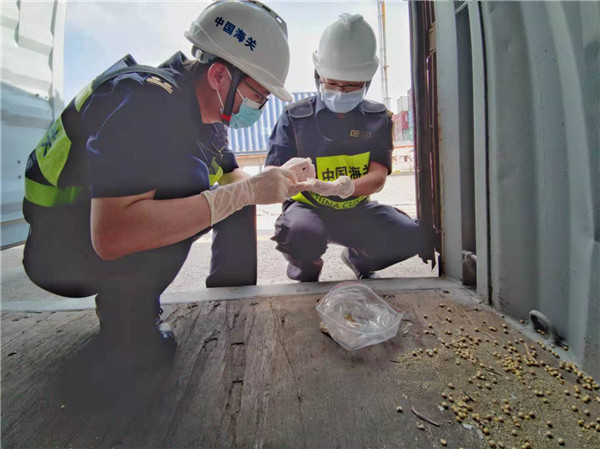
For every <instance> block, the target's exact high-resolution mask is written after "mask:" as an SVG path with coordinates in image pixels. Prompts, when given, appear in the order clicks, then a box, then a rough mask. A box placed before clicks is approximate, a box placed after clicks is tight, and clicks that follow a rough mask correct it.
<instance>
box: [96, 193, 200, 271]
mask: <svg viewBox="0 0 600 449" xmlns="http://www.w3.org/2000/svg"><path fill="white" fill-rule="evenodd" d="M152 196H153V195H152ZM100 200H102V199H100ZM115 207H118V206H117V205H116V204H113V203H111V202H110V201H98V199H94V200H92V216H91V220H92V243H93V245H94V249H95V250H96V252H97V253H98V254H99V255H100V257H102V258H103V259H107V260H112V259H117V258H119V257H123V256H126V255H129V254H133V253H136V252H140V251H146V250H150V249H154V248H160V247H163V246H167V245H172V244H174V243H177V242H180V241H182V240H185V239H186V238H188V237H191V236H193V235H195V234H197V233H198V232H200V231H202V230H203V229H205V228H207V227H208V226H209V225H210V208H209V206H208V202H207V201H206V198H205V197H204V196H203V195H194V196H191V197H187V198H177V199H172V200H155V199H153V198H151V197H142V198H140V199H139V200H138V201H135V202H132V203H131V204H129V205H127V207H125V208H122V209H121V212H120V213H112V212H114V211H113V210H111V209H112V208H115ZM107 216H110V217H111V219H110V220H109V219H106V217H107Z"/></svg>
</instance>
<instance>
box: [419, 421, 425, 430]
mask: <svg viewBox="0 0 600 449" xmlns="http://www.w3.org/2000/svg"><path fill="white" fill-rule="evenodd" d="M417 429H419V430H425V426H424V425H423V424H421V423H420V422H418V423H417Z"/></svg>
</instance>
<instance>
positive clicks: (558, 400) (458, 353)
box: [396, 304, 600, 449]
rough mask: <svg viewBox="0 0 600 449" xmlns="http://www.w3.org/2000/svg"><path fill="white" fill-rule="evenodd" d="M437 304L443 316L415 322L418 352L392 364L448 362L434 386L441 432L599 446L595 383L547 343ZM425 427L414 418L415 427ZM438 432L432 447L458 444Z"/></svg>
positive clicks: (515, 443)
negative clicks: (452, 428)
mask: <svg viewBox="0 0 600 449" xmlns="http://www.w3.org/2000/svg"><path fill="white" fill-rule="evenodd" d="M439 307H441V308H443V309H445V311H444V316H443V318H441V319H440V320H438V322H436V323H434V324H433V325H432V323H431V322H430V321H429V319H428V317H427V315H424V316H423V320H422V321H421V324H422V327H423V328H424V329H425V331H424V332H423V335H424V336H425V337H422V339H421V341H422V343H423V345H424V346H425V347H423V348H417V349H415V350H413V351H411V352H409V353H408V355H406V356H403V357H402V358H401V359H400V360H397V361H396V362H399V365H398V366H399V367H400V368H399V369H402V363H403V362H405V363H406V364H408V365H409V366H411V367H413V368H414V367H415V366H416V367H418V369H422V370H424V372H427V370H438V371H441V370H439V366H440V364H444V366H446V364H448V363H451V364H452V365H454V369H444V370H443V372H444V374H443V377H444V382H445V384H442V385H438V387H439V388H440V391H439V403H438V408H439V410H440V411H441V412H442V414H443V416H444V417H446V418H448V419H447V420H446V421H445V422H444V423H443V425H442V427H445V426H462V427H464V428H465V429H469V430H472V431H475V432H477V433H478V434H479V436H480V438H481V441H482V447H486V446H487V447H490V448H516V449H541V448H544V449H545V448H551V447H569V448H577V449H584V448H599V447H600V386H599V385H598V383H596V382H595V381H594V379H592V377H590V376H587V375H586V374H585V373H583V372H582V371H581V370H580V369H579V368H578V367H577V366H576V365H575V364H574V363H571V362H566V361H561V360H560V354H559V353H558V351H556V350H555V349H556V348H555V347H554V345H552V344H548V343H545V342H544V341H543V340H542V339H540V340H539V341H537V342H533V341H531V340H530V339H528V338H527V337H525V336H524V335H522V334H521V333H520V332H518V331H517V330H515V329H513V328H511V327H510V326H509V325H508V324H507V323H506V322H504V320H503V316H499V315H497V314H495V313H494V312H493V311H491V309H488V308H487V307H485V306H483V305H481V304H477V305H476V306H475V307H468V306H467V307H464V308H463V307H462V305H456V306H454V305H453V307H456V308H458V309H459V310H457V311H456V312H458V313H456V314H453V310H452V308H450V307H448V306H446V305H445V304H440V305H439ZM486 310H487V313H482V312H481V311H486ZM453 315H454V316H453ZM484 318H485V320H488V321H489V322H486V321H485V320H484ZM542 337H543V335H542ZM563 349H568V348H563ZM436 359H437V360H436ZM436 364H437V365H436ZM420 365H421V366H420ZM426 425H427V424H423V421H422V420H417V426H419V427H418V428H419V429H421V430H423V429H424V426H426ZM439 432H440V436H445V438H440V439H439V445H441V446H444V447H460V443H458V442H456V441H454V442H453V441H451V439H450V438H449V437H448V436H447V433H443V432H442V429H440V430H439ZM432 435H435V433H433V432H432ZM453 435H460V433H458V432H455V433H454V434H453ZM455 443H456V445H454V444H455Z"/></svg>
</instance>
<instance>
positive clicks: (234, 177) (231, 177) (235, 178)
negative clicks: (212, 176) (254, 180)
mask: <svg viewBox="0 0 600 449" xmlns="http://www.w3.org/2000/svg"><path fill="white" fill-rule="evenodd" d="M250 177H251V175H249V174H248V173H246V172H245V171H244V170H242V169H241V168H236V169H234V170H233V171H231V172H229V173H225V174H224V175H223V176H221V179H219V185H222V186H224V185H227V184H231V183H234V182H239V181H243V180H244V179H248V178H250Z"/></svg>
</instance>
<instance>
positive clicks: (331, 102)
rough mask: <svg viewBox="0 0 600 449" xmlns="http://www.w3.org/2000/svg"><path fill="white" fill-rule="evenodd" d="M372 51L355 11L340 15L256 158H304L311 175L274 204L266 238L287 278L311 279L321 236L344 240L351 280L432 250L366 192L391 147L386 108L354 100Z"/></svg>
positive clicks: (273, 162)
mask: <svg viewBox="0 0 600 449" xmlns="http://www.w3.org/2000/svg"><path fill="white" fill-rule="evenodd" d="M375 51H376V42H375V35H374V33H373V30H372V29H371V27H370V26H369V25H368V24H367V22H366V21H365V20H364V19H363V17H362V16H361V15H359V14H357V15H349V14H342V15H341V16H340V17H339V19H338V20H337V21H335V22H334V23H333V24H331V25H330V26H329V27H327V28H326V29H325V31H324V33H323V35H322V37H321V41H320V44H319V48H318V50H317V51H315V52H314V54H313V62H314V65H315V80H316V83H317V89H318V91H319V95H317V96H315V97H311V98H308V99H304V100H301V101H298V102H295V103H292V104H290V105H288V106H287V107H286V109H285V110H284V112H283V113H282V115H281V116H280V118H279V120H278V123H277V125H276V127H275V129H274V130H273V133H272V134H271V138H270V142H269V143H270V148H269V154H268V156H267V159H266V162H265V165H267V166H281V165H283V164H285V163H286V162H287V161H288V160H290V159H291V158H294V157H309V158H311V160H312V161H313V163H314V165H315V167H316V172H317V178H318V179H317V181H315V183H314V185H313V186H311V187H310V189H309V190H310V191H304V192H302V193H300V194H298V195H296V196H294V197H293V198H292V199H291V201H287V202H286V203H284V206H283V213H282V214H281V215H280V217H279V218H278V220H277V222H276V224H275V236H274V237H273V240H275V241H276V242H277V249H278V250H279V251H281V252H282V253H283V254H284V256H285V258H286V259H287V261H288V262H289V265H288V269H287V275H288V277H290V278H291V279H294V280H298V281H302V282H314V281H317V280H318V279H319V274H320V272H321V269H322V267H323V260H322V259H321V256H322V255H323V253H325V250H326V248H327V244H328V243H330V242H332V243H337V244H340V245H343V246H345V247H346V249H345V250H344V251H343V253H342V260H343V261H344V262H345V263H346V265H348V266H349V267H350V268H351V269H352V270H353V271H354V273H355V275H356V276H357V277H358V278H359V279H365V278H375V277H377V274H376V273H375V272H376V271H377V270H381V269H383V268H385V267H388V266H390V265H393V264H395V263H397V262H400V261H402V260H405V259H407V258H409V257H412V256H414V255H415V254H418V253H419V254H427V253H430V252H432V251H431V250H430V249H429V247H430V245H428V241H429V239H428V238H427V234H428V233H427V232H426V231H424V230H423V229H422V228H421V227H420V226H419V224H418V222H416V221H415V220H413V219H411V218H410V217H409V216H408V215H406V214H405V213H404V212H401V211H399V210H397V209H395V208H393V207H391V206H387V205H383V204H378V203H377V202H375V201H370V200H369V195H370V194H372V193H375V192H378V191H380V190H381V189H382V188H383V185H384V184H385V180H386V176H387V175H388V174H389V173H391V168H392V165H391V154H392V150H393V144H392V120H391V112H390V111H388V110H386V108H385V106H384V105H383V104H380V103H375V102H372V101H368V100H364V95H365V92H366V90H367V88H368V85H369V83H370V81H371V79H372V77H373V75H374V74H375V71H376V70H377V66H378V64H379V61H378V58H377V56H376V55H375ZM425 258H426V256H425V257H424V261H425Z"/></svg>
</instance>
